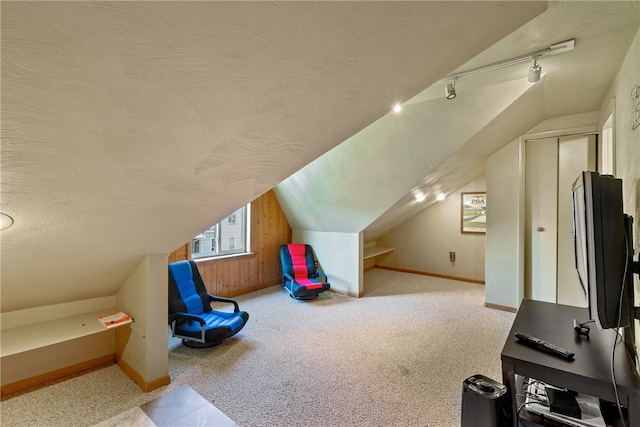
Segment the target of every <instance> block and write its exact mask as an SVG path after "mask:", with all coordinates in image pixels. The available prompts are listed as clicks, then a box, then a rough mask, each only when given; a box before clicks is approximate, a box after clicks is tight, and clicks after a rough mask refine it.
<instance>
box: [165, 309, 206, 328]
mask: <svg viewBox="0 0 640 427" xmlns="http://www.w3.org/2000/svg"><path fill="white" fill-rule="evenodd" d="M178 319H181V320H193V321H194V322H198V323H200V325H204V324H205V323H206V322H205V321H204V319H203V318H202V317H200V316H196V315H194V314H189V313H182V312H179V313H171V314H170V315H169V323H172V322H174V321H175V320H178Z"/></svg>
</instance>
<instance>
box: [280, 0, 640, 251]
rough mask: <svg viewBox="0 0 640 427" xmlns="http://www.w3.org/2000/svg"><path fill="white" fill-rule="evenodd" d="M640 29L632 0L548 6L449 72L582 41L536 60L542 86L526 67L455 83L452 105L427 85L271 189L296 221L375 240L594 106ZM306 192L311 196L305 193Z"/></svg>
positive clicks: (639, 10) (639, 8)
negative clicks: (491, 161)
mask: <svg viewBox="0 0 640 427" xmlns="http://www.w3.org/2000/svg"><path fill="white" fill-rule="evenodd" d="M639 22H640V2H637V1H631V2H620V1H605V2H592V1H589V2H578V1H561V2H555V1H554V2H549V3H548V7H547V9H546V11H544V12H543V13H541V14H540V15H538V16H537V17H535V18H533V19H532V20H531V21H529V22H528V23H526V24H524V25H523V26H522V27H520V28H519V29H517V30H515V31H514V32H513V33H511V34H509V35H508V36H506V37H505V38H503V39H502V40H500V41H498V42H497V43H495V44H494V45H492V46H491V47H489V48H488V49H486V50H485V51H484V52H482V53H480V54H479V55H477V56H476V57H474V58H473V59H471V60H470V61H468V62H467V63H465V64H463V65H461V66H460V67H458V68H457V69H456V70H455V71H454V73H456V72H461V71H464V70H470V69H474V68H476V67H481V66H485V65H488V64H492V63H495V62H500V61H504V60H507V59H509V58H513V57H518V56H522V55H525V54H528V53H531V52H536V51H539V50H542V49H546V48H548V47H549V46H551V45H553V44H556V43H559V42H563V41H565V40H569V39H575V40H576V45H575V49H574V50H572V51H569V52H566V53H561V54H558V55H553V56H546V57H543V58H541V59H540V61H539V63H540V64H541V65H542V69H543V74H544V76H543V78H542V79H541V80H540V81H539V82H538V83H536V84H530V83H528V82H527V80H526V76H527V70H528V68H529V64H528V63H524V64H518V65H513V66H510V67H506V68H502V69H499V70H494V71H490V72H486V73H482V74H477V75H474V76H471V77H463V78H460V79H458V81H457V82H456V89H457V93H458V96H457V98H455V99H454V100H450V101H449V100H445V99H444V84H438V85H434V86H432V87H429V88H427V89H425V90H424V91H422V92H421V93H419V94H418V95H416V96H415V97H413V98H412V99H410V100H408V101H407V102H406V103H405V108H404V109H403V111H402V113H400V114H399V115H395V114H394V113H388V114H387V115H386V116H385V117H382V118H380V119H379V120H378V121H376V122H375V123H373V124H372V125H370V126H369V127H367V128H366V129H364V130H363V131H361V132H359V133H358V134H356V135H354V136H352V137H351V138H349V139H348V140H346V141H345V142H344V143H343V144H341V145H339V146H338V147H336V148H334V149H333V150H331V151H329V152H328V153H326V154H325V155H323V156H322V157H320V158H318V159H316V160H315V161H314V162H313V163H312V164H310V165H308V166H307V167H305V168H303V169H302V170H300V171H299V172H297V173H296V174H294V175H292V176H291V177H289V178H288V179H287V180H285V181H284V182H283V183H281V184H280V185H278V187H276V191H277V194H278V198H279V199H280V200H281V204H282V205H283V208H284V209H285V211H286V212H287V216H288V218H289V219H290V221H291V222H292V225H293V226H294V227H297V228H302V229H311V230H321V231H344V232H360V231H364V239H365V241H371V240H375V239H376V238H377V237H379V236H380V235H382V234H384V233H386V232H388V231H390V230H391V229H393V228H394V227H396V226H397V225H399V224H400V223H402V222H403V221H406V220H407V219H409V218H411V217H412V216H415V215H416V214H418V213H419V212H421V211H423V210H424V209H427V208H428V207H429V206H431V205H432V204H433V203H435V200H436V199H435V198H436V195H437V194H438V193H443V194H445V195H446V194H450V193H453V192H455V191H457V190H459V189H460V188H461V187H463V186H464V185H466V184H468V183H469V182H471V181H473V180H474V179H475V178H477V177H479V176H481V175H482V174H483V173H484V170H485V160H486V159H487V157H489V156H490V155H491V154H493V153H494V152H496V151H497V150H498V149H500V148H501V147H503V146H504V145H506V144H508V143H509V142H511V141H513V140H515V139H517V138H518V137H519V136H520V135H522V134H524V133H526V132H527V131H528V130H529V129H531V128H532V127H534V126H535V125H537V124H538V123H540V122H541V121H543V120H545V119H549V118H554V117H559V116H565V115H575V114H580V113H585V112H592V111H597V110H598V109H599V108H600V106H601V104H602V101H603V98H604V96H605V95H606V92H607V90H608V89H609V87H610V86H611V83H612V81H613V79H614V77H615V75H616V73H617V70H618V69H619V68H620V65H621V64H622V60H623V59H624V56H625V54H626V53H627V51H628V49H629V46H630V45H631V42H632V40H633V37H634V36H635V34H636V32H637V31H638V25H639ZM441 77H444V75H441V76H438V78H441ZM357 153H359V155H358V154H357ZM300 187H304V188H309V187H311V188H313V189H314V190H315V191H313V192H312V193H307V196H306V198H305V196H304V194H305V193H302V192H301V191H298V190H299V188H300ZM418 194H422V195H424V196H425V200H424V201H423V202H417V201H416V196H417V195H418ZM304 206H310V207H309V208H307V209H303V207H304ZM327 207H330V209H327Z"/></svg>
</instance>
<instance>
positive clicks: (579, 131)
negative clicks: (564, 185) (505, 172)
mask: <svg viewBox="0 0 640 427" xmlns="http://www.w3.org/2000/svg"><path fill="white" fill-rule="evenodd" d="M592 134H596V135H599V129H598V125H597V124H595V125H588V126H578V127H573V128H563V129H557V130H549V131H542V132H534V133H527V134H524V135H521V136H520V137H519V138H518V152H519V157H520V159H519V170H520V182H519V183H518V187H519V192H518V200H517V203H518V212H519V215H518V238H519V243H518V247H519V249H518V259H517V263H518V269H517V270H518V283H517V284H516V292H517V294H518V296H519V299H520V300H522V299H523V298H524V295H525V292H524V291H525V289H524V284H525V263H526V259H525V244H526V242H525V234H526V229H525V226H526V224H525V222H526V221H525V197H526V194H525V172H526V169H525V168H526V166H525V165H526V158H525V143H526V141H533V140H536V139H547V138H560V137H563V136H572V135H576V136H577V135H592Z"/></svg>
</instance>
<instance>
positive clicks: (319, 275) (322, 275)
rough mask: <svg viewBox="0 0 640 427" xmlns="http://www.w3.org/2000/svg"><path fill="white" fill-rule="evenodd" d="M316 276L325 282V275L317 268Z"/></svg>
mask: <svg viewBox="0 0 640 427" xmlns="http://www.w3.org/2000/svg"><path fill="white" fill-rule="evenodd" d="M316 277H318V278H320V279H321V280H322V281H323V282H326V281H327V280H328V279H327V275H326V274H324V273H323V272H322V271H319V270H316Z"/></svg>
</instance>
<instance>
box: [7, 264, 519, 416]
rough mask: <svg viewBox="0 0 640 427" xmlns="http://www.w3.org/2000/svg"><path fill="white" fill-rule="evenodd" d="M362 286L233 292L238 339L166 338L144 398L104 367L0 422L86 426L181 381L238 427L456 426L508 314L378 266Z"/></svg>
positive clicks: (26, 397) (50, 390)
mask: <svg viewBox="0 0 640 427" xmlns="http://www.w3.org/2000/svg"><path fill="white" fill-rule="evenodd" d="M364 280H365V297H363V298H349V297H345V296H342V295H339V294H335V293H331V292H329V293H324V294H322V295H321V296H320V298H318V299H317V300H314V301H310V302H309V301H307V302H303V301H296V300H293V299H291V298H289V297H288V295H287V294H286V293H285V292H284V290H282V288H281V287H280V286H274V287H271V288H268V289H264V290H262V291H258V292H253V293H251V294H247V295H243V296H241V297H238V298H237V300H238V302H239V304H240V307H241V309H243V310H246V311H248V312H249V313H250V316H251V318H250V319H249V323H248V324H247V326H246V327H245V329H244V330H243V331H242V332H241V333H240V334H239V335H238V336H236V337H234V338H233V339H229V340H227V341H226V342H224V343H223V344H222V345H220V346H218V347H214V348H210V349H204V350H194V349H189V348H186V347H184V346H182V345H181V344H180V341H179V340H177V339H170V340H169V370H170V372H169V373H170V375H171V379H172V383H171V384H170V385H169V386H167V387H163V388H161V389H159V390H155V391H153V392H151V393H143V392H141V391H140V390H139V389H138V387H137V386H136V385H135V384H134V383H133V382H132V381H131V380H130V379H129V378H128V377H127V376H126V375H125V374H124V373H123V372H122V371H121V370H120V369H119V368H118V367H117V366H111V367H107V368H103V369H98V370H95V371H92V372H90V373H87V374H84V375H79V376H76V377H75V378H71V379H68V380H66V381H60V382H57V383H55V384H52V385H49V386H47V387H43V388H39V389H36V390H34V391H31V392H28V393H23V394H20V395H18V396H15V397H13V398H10V399H7V400H5V401H3V402H2V403H1V407H0V423H1V424H2V426H5V425H6V426H58V425H59V426H63V425H64V426H90V425H93V424H95V423H98V422H100V421H103V420H105V419H107V418H110V417H112V416H114V415H116V414H118V413H120V412H123V411H126V410H128V409H130V408H132V407H134V406H136V405H140V404H142V403H145V402H147V401H149V400H151V399H153V398H156V397H158V396H160V395H162V394H164V393H166V392H167V391H171V390H174V389H176V388H178V387H180V386H182V385H189V386H191V387H192V388H193V389H194V390H195V391H197V392H198V393H200V394H201V395H202V396H203V397H204V398H205V399H207V400H209V401H211V402H212V403H213V404H214V405H215V406H216V407H217V408H218V409H220V410H221V411H223V412H224V413H225V414H227V415H228V416H229V417H230V418H232V419H233V420H235V421H236V422H237V423H238V424H239V425H241V426H244V427H249V426H385V427H386V426H459V425H460V397H461V392H462V382H463V381H464V379H466V378H467V377H469V376H471V375H473V374H477V373H481V374H484V375H486V376H488V377H491V378H494V379H496V380H498V381H500V379H501V374H500V372H501V371H500V351H501V349H502V346H503V343H504V340H505V339H506V335H507V333H508V331H509V328H510V326H511V323H512V322H513V318H514V314H512V313H507V312H503V311H498V310H492V309H488V308H485V307H484V287H483V286H481V285H475V284H469V283H464V282H457V281H451V280H446V279H440V278H435V277H428V276H421V275H414V274H408V273H399V272H394V271H389V270H381V269H374V270H372V271H370V272H367V273H366V274H365V279H364Z"/></svg>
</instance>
